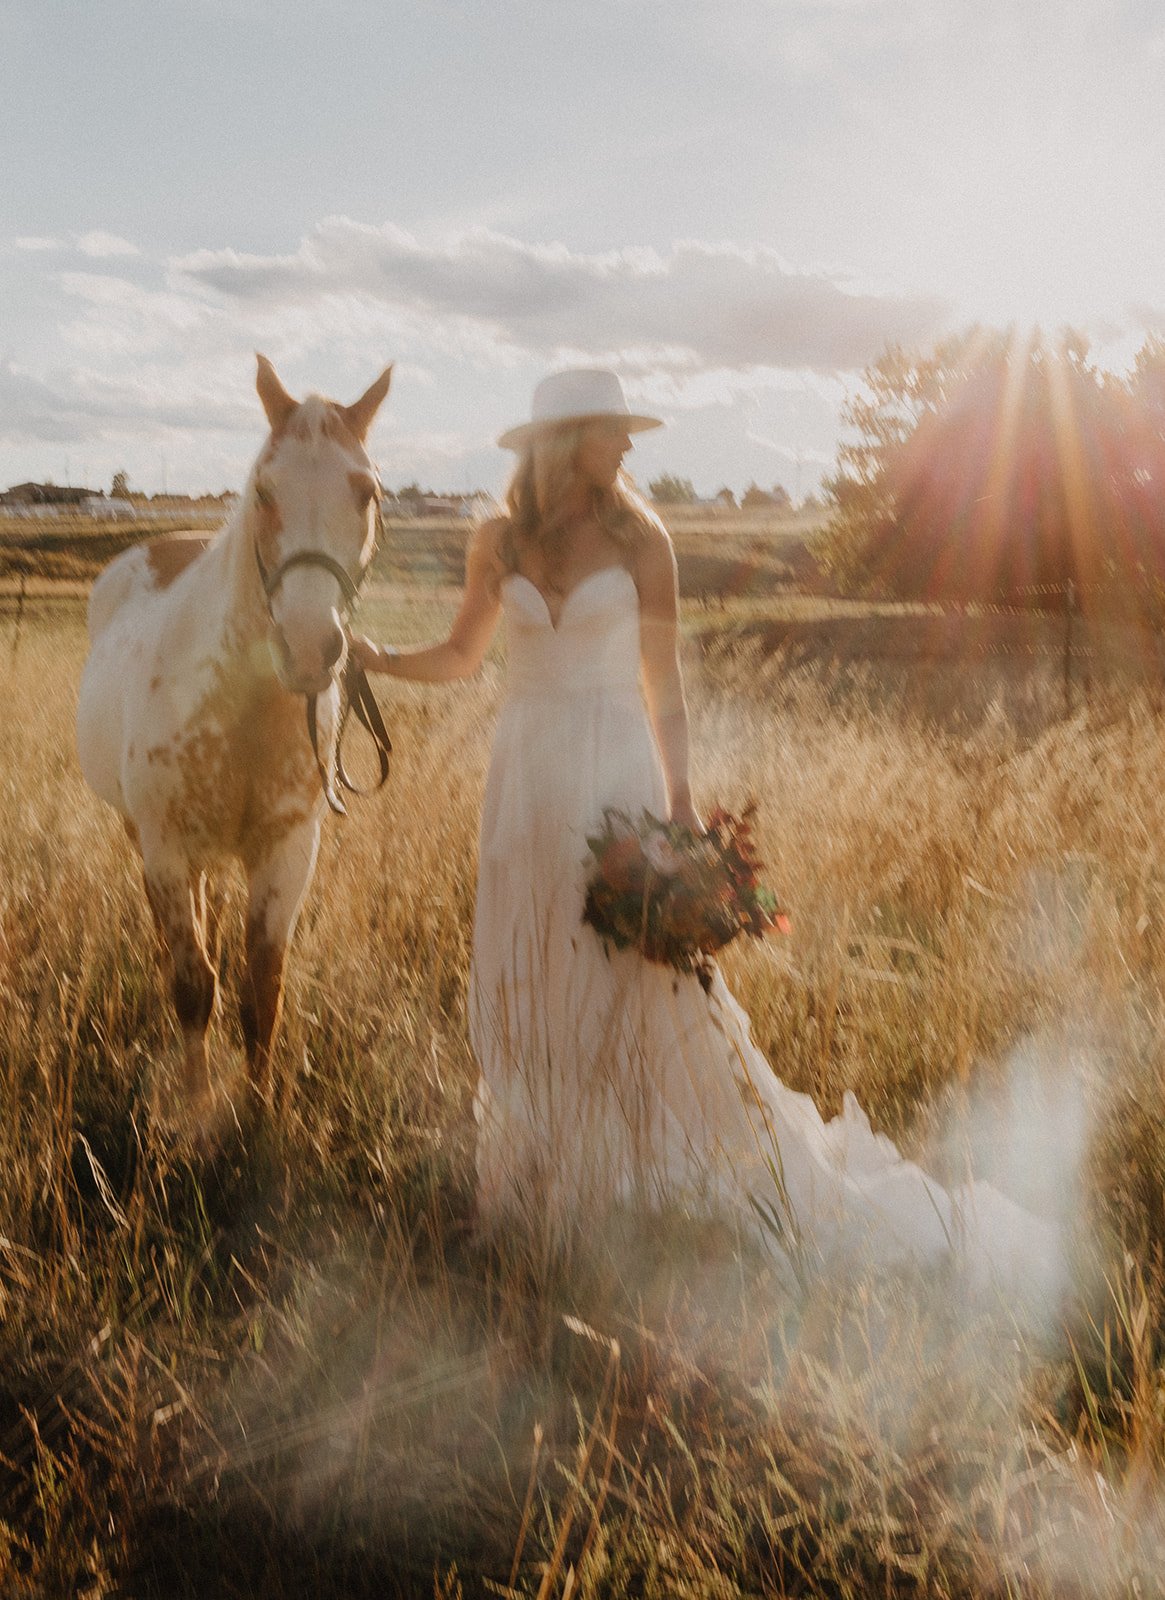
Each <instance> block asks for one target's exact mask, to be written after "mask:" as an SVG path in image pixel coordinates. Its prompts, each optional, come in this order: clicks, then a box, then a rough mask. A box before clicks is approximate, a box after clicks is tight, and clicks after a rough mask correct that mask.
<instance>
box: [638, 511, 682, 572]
mask: <svg viewBox="0 0 1165 1600" xmlns="http://www.w3.org/2000/svg"><path fill="white" fill-rule="evenodd" d="M636 556H637V561H636V565H637V566H638V568H639V570H640V571H641V572H644V573H650V572H655V573H670V572H671V571H672V570H673V568H674V567H675V559H676V553H675V547H674V545H673V544H672V541H671V534H670V533H668V531H667V529H666V528H665V527H664V525H663V523H662V522H661V521H660V520H659V518H658V517H654V516H653V517H644V518H643V519H642V520H641V521H640V523H639V536H638V538H637V540H636Z"/></svg>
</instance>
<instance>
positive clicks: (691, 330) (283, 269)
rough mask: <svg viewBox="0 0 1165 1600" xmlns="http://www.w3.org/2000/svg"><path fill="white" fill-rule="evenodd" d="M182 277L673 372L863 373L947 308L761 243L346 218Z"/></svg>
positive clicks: (927, 329) (212, 257)
mask: <svg viewBox="0 0 1165 1600" xmlns="http://www.w3.org/2000/svg"><path fill="white" fill-rule="evenodd" d="M173 281H174V282H175V284H176V285H186V286H192V285H197V286H198V287H200V288H202V289H204V290H210V291H213V292H214V293H215V294H217V295H219V296H221V297H222V299H223V301H224V302H226V303H229V304H234V305H238V306H241V305H249V306H251V307H253V308H256V309H259V308H264V307H268V308H269V307H272V306H276V305H294V306H298V307H306V306H309V305H310V306H313V307H315V306H318V305H319V304H320V303H321V302H322V301H325V300H327V299H328V298H330V297H332V296H334V295H337V294H349V295H351V294H354V295H358V296H360V297H362V298H364V299H366V300H368V301H371V302H373V303H379V304H382V305H386V306H390V307H393V308H395V309H397V310H399V311H401V312H404V313H407V314H413V315H416V314H419V315H423V316H425V317H428V318H430V319H431V318H434V317H436V318H444V319H446V320H447V321H449V322H451V323H452V324H454V325H455V326H457V327H459V328H460V329H461V330H462V332H463V333H465V332H466V331H468V330H472V329H474V328H476V329H477V330H478V333H479V334H480V333H485V334H487V335H488V336H490V337H491V338H492V339H493V340H495V341H497V342H498V343H502V344H508V345H510V346H512V347H515V348H516V349H519V350H525V351H528V352H531V353H535V354H538V355H540V356H544V357H547V358H553V357H554V356H555V355H556V354H557V353H558V352H561V351H563V350H565V349H570V350H574V351H591V352H612V351H616V352H617V351H623V350H630V351H633V352H635V354H636V357H637V359H638V361H640V362H642V363H644V364H646V362H647V361H648V360H650V359H651V353H652V352H654V353H655V356H656V359H657V361H658V363H659V364H661V365H669V364H674V363H675V362H676V361H677V360H683V359H686V358H688V357H690V358H691V360H692V361H693V362H694V363H695V364H696V365H699V366H704V365H718V366H727V367H735V368H742V369H743V368H749V367H754V366H770V367H788V368H802V367H811V368H817V369H820V370H828V371H833V370H836V369H838V368H842V369H848V370H854V369H859V368H861V367H863V366H865V365H866V364H867V363H868V362H869V361H870V360H872V359H873V357H874V356H876V355H877V354H878V352H879V351H880V350H881V349H882V348H883V347H884V345H885V344H886V343H887V342H889V341H900V342H903V343H916V342H920V341H924V340H926V339H928V338H930V337H932V336H933V335H934V333H935V332H936V331H937V330H938V329H939V328H940V327H941V325H942V323H943V321H944V319H945V317H946V314H947V308H946V306H945V305H944V303H943V302H941V301H939V300H938V299H935V298H927V297H922V296H904V295H898V296H895V295H890V294H882V295H876V294H869V293H851V292H849V290H848V289H847V286H846V285H845V284H844V283H843V282H841V281H839V280H838V279H837V278H836V277H833V276H829V275H827V274H824V273H809V272H803V271H798V270H797V269H795V268H793V267H790V266H789V265H788V264H787V263H786V262H785V261H783V260H782V258H781V257H780V256H779V255H778V254H777V253H776V252H775V251H773V250H770V249H766V248H761V247H756V246H740V245H735V244H708V243H704V242H701V241H694V240H686V241H681V242H679V243H677V244H675V245H673V246H672V247H671V249H670V250H668V251H666V252H660V251H657V250H653V249H644V248H634V247H632V248H627V249H623V250H617V251H608V252H604V253H598V254H585V253H580V252H574V251H571V250H569V249H567V247H566V246H564V245H561V244H528V243H525V242H523V241H521V240H518V239H514V238H510V237H508V236H507V235H504V234H500V233H495V232H492V231H490V230H487V229H472V230H469V231H466V232H463V233H461V234H458V235H455V236H453V237H451V238H449V239H446V240H444V241H442V242H440V243H438V244H428V243H424V242H422V241H421V240H420V239H419V238H417V237H416V236H415V235H413V234H410V233H406V232H405V231H404V230H403V229H400V228H396V227H393V226H392V225H386V226H384V227H380V228H374V227H370V226H367V225H364V224H360V223H356V222H352V221H349V220H348V219H347V218H342V217H336V218H330V219H328V220H326V221H325V222H322V223H321V224H320V225H319V226H318V227H317V228H315V229H314V230H313V231H312V232H311V233H310V234H309V235H308V236H307V237H306V238H304V239H303V240H302V241H301V243H300V246H299V249H298V250H297V251H295V252H294V253H293V254H290V255H270V256H258V255H243V254H240V253H239V252H237V251H233V250H221V251H207V250H203V251H198V252H196V253H195V254H193V255H189V256H186V257H183V258H181V259H179V260H177V261H175V262H174V263H173Z"/></svg>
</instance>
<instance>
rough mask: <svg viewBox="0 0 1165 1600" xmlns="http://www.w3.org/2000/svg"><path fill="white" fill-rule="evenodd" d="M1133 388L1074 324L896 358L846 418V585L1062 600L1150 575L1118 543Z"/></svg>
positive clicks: (841, 502) (978, 338)
mask: <svg viewBox="0 0 1165 1600" xmlns="http://www.w3.org/2000/svg"><path fill="white" fill-rule="evenodd" d="M1128 411H1129V400H1128V394H1127V391H1126V389H1125V387H1124V386H1122V385H1120V384H1119V383H1118V382H1117V381H1116V380H1114V379H1113V378H1111V377H1110V376H1108V375H1107V374H1105V373H1102V372H1101V371H1099V369H1097V368H1096V367H1095V366H1093V365H1091V364H1090V362H1089V360H1088V346H1087V343H1086V341H1085V340H1083V339H1082V338H1081V337H1080V336H1079V335H1078V334H1075V333H1073V332H1072V331H1071V330H1067V331H1065V332H1064V333H1062V334H1061V335H1060V337H1059V338H1058V340H1057V341H1056V342H1055V343H1049V342H1048V341H1047V340H1045V339H1044V338H1043V336H1042V335H1041V334H1040V333H1039V332H1038V331H1036V332H1033V333H1032V334H1029V335H1027V336H1021V335H1018V334H1016V333H1015V332H1014V331H1012V332H1008V333H1001V332H995V331H991V330H984V329H979V328H975V329H972V330H971V331H970V332H968V333H965V334H962V335H960V336H958V337H957V338H955V339H951V340H948V341H946V342H944V343H943V344H941V345H939V346H938V348H937V349H936V350H935V351H933V352H932V353H931V354H930V355H926V356H918V355H911V354H907V353H906V352H904V351H902V350H900V349H897V348H895V349H891V350H888V351H887V352H886V353H885V354H884V355H883V356H882V357H881V358H880V359H879V360H878V361H877V362H875V363H874V365H873V366H872V367H870V368H868V369H867V371H866V373H865V374H864V380H863V387H862V390H861V391H860V392H859V393H858V394H857V395H855V396H852V397H851V398H850V399H849V400H847V402H846V405H845V407H844V409H843V413H842V420H843V422H844V423H845V424H847V425H848V426H849V427H850V428H851V429H852V430H853V432H852V436H851V438H850V439H849V440H848V441H847V442H846V443H845V444H844V445H843V447H842V449H841V451H840V452H839V470H838V472H837V474H836V475H835V476H834V477H833V478H831V479H830V480H829V481H828V482H827V483H826V485H825V487H826V491H827V494H828V501H829V508H830V519H829V525H828V530H827V536H826V542H825V551H824V554H825V559H826V560H827V562H828V564H829V565H830V566H831V567H832V568H833V569H834V571H835V573H837V574H838V575H839V576H840V577H841V578H842V579H843V580H844V581H848V582H850V583H855V584H859V585H870V584H872V585H874V586H876V587H878V588H881V589H883V590H886V591H889V592H891V593H894V594H898V595H902V596H909V597H912V598H926V599H936V600H957V601H967V600H995V599H1008V600H1022V601H1024V602H1025V603H1030V604H1038V605H1051V606H1056V605H1063V604H1070V603H1073V602H1074V597H1075V596H1078V595H1081V594H1083V593H1084V592H1087V593H1089V594H1090V595H1093V596H1098V595H1100V594H1101V592H1102V591H1104V590H1106V589H1107V590H1109V591H1111V590H1112V589H1113V588H1114V584H1113V578H1114V569H1124V570H1123V572H1122V574H1121V575H1123V576H1124V577H1126V578H1127V577H1129V576H1131V575H1132V574H1131V572H1130V571H1129V570H1128V568H1129V566H1130V562H1131V566H1132V567H1133V568H1136V569H1137V570H1141V569H1143V567H1144V560H1143V556H1144V551H1143V550H1142V551H1141V552H1139V553H1137V554H1135V555H1134V553H1133V552H1132V551H1131V550H1130V549H1128V548H1126V546H1127V544H1128V541H1127V540H1125V539H1123V538H1122V533H1121V530H1122V529H1123V528H1124V527H1125V524H1126V517H1125V512H1124V501H1125V497H1126V491H1127V483H1128V479H1129V471H1128V451H1127V444H1126V439H1127V436H1128V433H1129V427H1128V415H1127V413H1128Z"/></svg>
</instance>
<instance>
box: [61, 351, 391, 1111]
mask: <svg viewBox="0 0 1165 1600" xmlns="http://www.w3.org/2000/svg"><path fill="white" fill-rule="evenodd" d="M391 371H392V369H391V368H389V369H388V370H387V371H385V372H384V373H382V374H381V376H380V377H379V378H378V379H377V380H376V382H375V383H374V384H373V385H372V387H371V388H370V389H369V390H368V391H367V393H366V394H364V395H362V396H361V398H360V399H359V400H357V401H356V403H355V404H354V405H350V406H341V405H337V404H335V403H334V402H332V401H330V400H325V399H322V398H321V397H320V396H318V395H311V396H309V397H308V398H307V399H306V400H304V401H303V402H302V403H297V402H296V401H295V400H293V399H292V398H291V396H290V395H289V394H288V393H287V391H286V390H285V389H284V387H283V385H282V384H281V383H280V381H279V379H278V377H277V376H276V374H275V370H274V368H273V367H272V366H271V364H270V362H268V361H267V360H266V358H265V357H263V356H260V357H259V368H258V379H257V388H258V392H259V397H260V399H261V400H262V402H263V408H264V410H265V411H266V413H267V420H268V422H269V423H270V425H271V433H270V436H269V438H268V439H267V442H266V443H265V444H264V446H263V449H262V450H261V451H260V453H259V456H258V458H257V460H256V462H255V465H254V467H253V469H252V471H251V475H250V477H249V479H248V481H247V486H246V490H245V491H244V493H243V496H242V498H241V500H240V502H239V505H238V507H237V509H236V511H235V512H234V514H233V515H232V517H231V518H230V520H229V521H228V522H227V524H226V526H225V527H224V528H223V529H222V530H221V531H220V532H219V533H218V534H217V535H215V536H214V537H213V538H208V539H200V538H193V537H187V538H181V537H174V538H165V537H163V538H160V539H155V540H152V541H150V542H149V543H147V544H144V545H138V546H135V547H134V548H133V549H131V550H128V551H126V552H125V554H123V555H121V556H119V557H118V558H117V559H116V560H115V561H113V562H112V563H111V564H110V566H109V567H107V568H106V570H105V571H104V572H103V573H102V574H101V576H100V577H99V578H98V580H97V582H96V583H95V584H94V587H93V593H92V596H91V598H90V601H89V635H90V653H89V659H88V661H87V663H86V665H85V671H84V675H83V677H82V680H81V693H80V703H79V707H78V714H77V733H78V746H79V750H80V757H81V768H82V771H83V772H84V774H85V777H86V779H87V780H88V782H89V783H90V785H91V786H92V787H93V788H94V789H95V790H96V792H97V793H98V794H99V795H100V796H101V798H102V799H104V800H107V801H108V802H109V804H110V805H112V806H114V807H116V809H117V810H118V811H119V812H121V814H122V816H123V817H124V819H125V822H126V825H127V828H128V830H129V833H130V837H131V838H132V839H133V841H134V843H135V845H136V846H137V848H138V850H139V851H140V853H141V858H142V866H143V870H144V875H145V885H146V893H147V895H148V897H149V902H150V906H151V908H152V910H153V914H154V919H155V922H156V924H157V928H158V933H159V936H160V939H161V942H162V946H163V950H164V952H165V954H166V955H167V956H168V958H169V965H170V967H171V969H172V978H173V996H174V1005H175V1009H176V1010H177V1013H178V1021H179V1024H180V1026H181V1029H182V1035H183V1047H184V1070H185V1083H186V1088H187V1091H188V1095H189V1097H190V1100H191V1102H192V1103H193V1104H194V1105H195V1106H198V1107H202V1108H205V1106H206V1104H207V1102H208V1099H209V1094H210V1082H209V1076H208V1071H207V1054H206V1033H207V1028H208V1026H209V1023H210V1017H211V1013H212V1011H213V1009H214V1002H215V992H216V977H215V971H214V967H213V966H212V964H211V959H210V949H209V944H210V939H209V928H208V913H207V902H208V896H207V874H208V873H210V872H213V871H214V870H215V869H216V868H218V867H220V866H221V865H222V864H223V863H224V862H225V860H226V858H229V857H231V856H235V857H238V858H239V859H240V860H241V861H242V864H243V867H244V870H245V872H246V877H247V888H248V905H247V915H246V974H245V978H244V982H243V993H242V996H241V1012H242V1023H243V1035H244V1039H245V1042H246V1050H247V1061H248V1069H249V1079H250V1084H251V1087H252V1089H253V1091H254V1094H255V1098H256V1101H257V1102H262V1101H264V1100H266V1099H267V1098H268V1096H269V1094H270V1082H271V1052H272V1047H273V1044H274V1039H275V1034H276V1030H277V1028H278V1024H279V1014H280V1007H281V1001H282V990H283V968H284V959H285V956H286V951H287V945H288V942H289V940H290V938H291V936H292V933H293V931H294V928H295V922H296V918H297V916H298V914H299V909H300V906H301V904H302V902H303V898H304V894H305V892H306V890H307V887H308V884H309V882H310V881H311V876H312V871H313V869H314V867H315V861H316V852H317V850H318V847H319V838H320V823H321V820H322V816H323V810H324V804H325V799H324V785H325V784H326V785H327V788H328V791H329V793H330V792H331V778H332V776H333V774H334V769H335V760H336V750H335V743H336V738H337V726H338V713H339V698H340V690H339V685H338V681H337V679H338V674H339V672H340V671H341V669H342V667H343V664H344V658H345V649H346V639H345V632H344V623H343V618H344V613H345V610H346V608H347V606H348V604H349V603H350V601H351V600H352V599H353V597H354V595H355V592H356V587H357V586H358V585H359V582H360V580H361V578H362V577H363V574H364V571H365V569H366V568H367V566H368V563H369V561H370V560H371V558H372V555H373V552H374V549H375V542H376V530H377V526H378V515H377V514H378V510H379V495H380V486H379V483H378V481H377V477H376V473H375V470H374V468H373V466H372V463H371V461H370V460H369V458H368V455H367V454H366V452H365V449H364V441H365V439H366V437H367V435H368V430H369V427H370V426H371V423H372V420H373V417H374V416H375V415H376V411H377V409H378V407H379V406H380V404H381V402H382V401H383V399H384V397H385V395H386V394H387V393H388V387H389V382H390V378H391ZM305 697H307V699H308V702H309V704H313V705H314V707H315V708H317V709H318V713H319V721H320V726H321V729H325V728H326V729H327V730H328V733H329V737H327V738H326V739H325V740H324V755H323V758H322V765H323V769H324V770H323V778H324V784H322V783H321V769H320V766H318V765H317V758H316V754H315V752H314V750H313V747H312V745H313V741H312V740H311V739H309V737H308V733H307V729H306V726H305V721H306V719H305V717H304V699H305Z"/></svg>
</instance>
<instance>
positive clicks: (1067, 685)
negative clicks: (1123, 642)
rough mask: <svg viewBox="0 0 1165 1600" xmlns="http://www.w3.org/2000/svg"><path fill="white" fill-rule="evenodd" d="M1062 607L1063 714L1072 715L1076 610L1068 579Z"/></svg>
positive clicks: (1070, 580) (1073, 592)
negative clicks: (1073, 631) (1073, 620)
mask: <svg viewBox="0 0 1165 1600" xmlns="http://www.w3.org/2000/svg"><path fill="white" fill-rule="evenodd" d="M1066 600H1067V604H1066V605H1065V607H1064V715H1065V716H1066V717H1070V716H1071V715H1072V619H1073V617H1074V615H1075V612H1076V585H1075V583H1074V582H1073V580H1072V579H1071V578H1069V579H1068V585H1067V590H1066Z"/></svg>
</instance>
